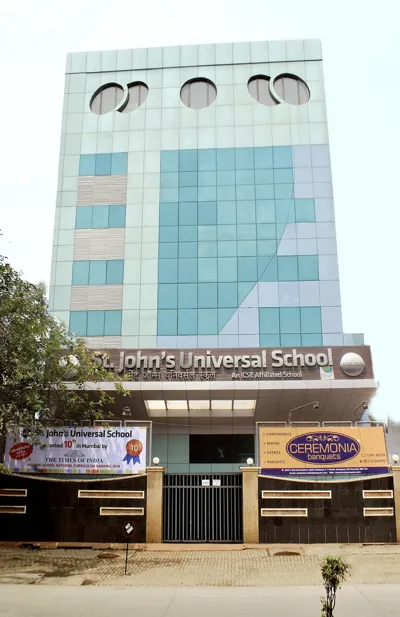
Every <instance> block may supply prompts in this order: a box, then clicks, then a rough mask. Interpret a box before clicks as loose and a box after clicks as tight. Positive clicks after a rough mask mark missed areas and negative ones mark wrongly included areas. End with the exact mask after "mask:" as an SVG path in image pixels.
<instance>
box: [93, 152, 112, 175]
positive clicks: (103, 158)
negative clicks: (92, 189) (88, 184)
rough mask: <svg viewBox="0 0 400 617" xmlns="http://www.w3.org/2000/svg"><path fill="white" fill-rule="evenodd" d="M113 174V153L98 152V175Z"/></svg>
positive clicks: (96, 171)
mask: <svg viewBox="0 0 400 617" xmlns="http://www.w3.org/2000/svg"><path fill="white" fill-rule="evenodd" d="M110 174H111V154H96V168H95V175H96V176H109V175H110Z"/></svg>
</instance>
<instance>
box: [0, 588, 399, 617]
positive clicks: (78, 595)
mask: <svg viewBox="0 0 400 617" xmlns="http://www.w3.org/2000/svg"><path fill="white" fill-rule="evenodd" d="M321 591H322V590H321V589H320V588H318V587H278V586H277V587H251V588H250V587H219V588H216V587H135V588H132V587H112V588H111V587H97V588H93V587H74V588H72V589H71V588H70V587H69V588H66V587H58V586H53V587H42V586H33V587H32V586H26V587H17V586H15V585H4V586H1V587H0V616H1V617H71V616H73V617H87V616H88V614H89V615H96V617H110V615H124V616H125V615H138V616H144V617H188V615H190V617H204V616H207V617H236V616H237V617H245V616H248V615H251V617H277V616H279V617H294V616H296V617H319V616H320V614H321V608H320V607H321V604H320V600H319V596H320V595H321ZM399 600H400V585H346V586H344V587H343V589H341V590H340V591H339V595H338V602H337V608H336V610H335V617H354V616H355V615H362V617H399V613H400V609H399Z"/></svg>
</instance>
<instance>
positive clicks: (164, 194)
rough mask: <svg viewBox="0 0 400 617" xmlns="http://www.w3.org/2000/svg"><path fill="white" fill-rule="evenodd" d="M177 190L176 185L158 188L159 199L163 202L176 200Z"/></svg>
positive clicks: (177, 196)
mask: <svg viewBox="0 0 400 617" xmlns="http://www.w3.org/2000/svg"><path fill="white" fill-rule="evenodd" d="M178 200H179V190H178V187H177V186H176V187H174V188H160V201H165V202H171V201H172V202H178Z"/></svg>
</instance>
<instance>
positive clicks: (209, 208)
mask: <svg viewBox="0 0 400 617" xmlns="http://www.w3.org/2000/svg"><path fill="white" fill-rule="evenodd" d="M204 188H213V187H204ZM199 201H200V200H199ZM198 221H199V225H216V223H217V204H216V202H215V201H204V202H202V203H199V206H198Z"/></svg>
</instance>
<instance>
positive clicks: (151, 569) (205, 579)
mask: <svg viewBox="0 0 400 617" xmlns="http://www.w3.org/2000/svg"><path fill="white" fill-rule="evenodd" d="M143 548H145V547H142V550H132V551H130V552H129V562H128V575H127V576H125V575H124V565H125V552H124V551H122V550H115V549H107V550H94V549H60V548H59V549H50V550H44V549H30V548H25V549H23V548H18V549H16V548H0V563H1V569H0V584H3V585H4V584H7V583H11V584H20V585H35V588H36V587H43V586H51V585H57V586H70V585H73V586H78V585H79V586H90V585H93V586H124V587H127V586H128V587H131V586H135V587H154V586H157V587H182V586H188V587H199V586H204V587H248V586H252V587H257V586H267V587H271V588H272V587H274V586H291V587H292V588H293V587H297V586H299V587H300V586H310V585H311V586H318V589H316V590H315V593H317V596H319V595H320V593H321V582H322V581H321V573H320V567H321V562H322V560H323V558H324V557H325V556H326V555H338V556H341V557H342V558H343V559H344V561H345V562H346V563H348V564H349V566H350V576H349V584H350V585H352V586H353V589H355V586H358V585H365V584H369V585H376V584H382V583H383V584H385V587H386V588H387V586H388V584H397V585H400V545H308V546H304V545H291V546H282V545H279V546H277V545H274V546H269V547H266V546H260V545H258V547H256V546H249V547H237V546H236V547H235V546H224V547H222V546H221V545H219V546H213V545H208V546H204V547H199V546H198V545H197V546H193V545H191V546H185V545H160V546H155V547H154V546H153V547H151V549H150V547H148V548H147V549H146V550H143ZM199 548H201V550H199ZM1 591H3V594H4V589H3V588H2V587H0V592H1ZM143 593H144V592H143ZM160 593H161V592H160ZM249 593H250V592H249ZM270 593H273V591H271V592H270ZM299 593H300V590H299ZM3 594H2V595H3ZM296 594H297V591H295V592H294V594H291V595H294V596H296ZM286 595H287V594H285V596H286ZM398 597H399V608H398V612H397V617H399V616H400V594H399V596H398ZM1 615H2V613H1V602H0V616H1Z"/></svg>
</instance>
